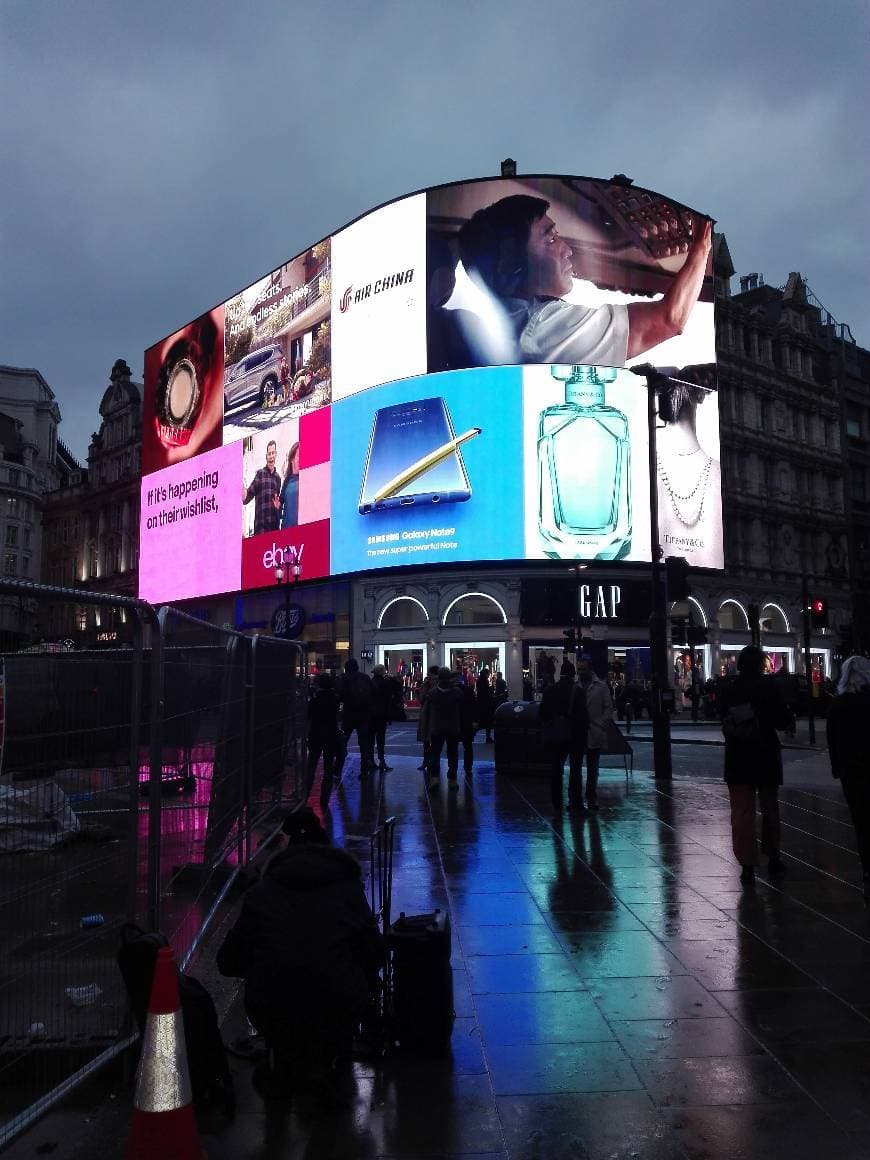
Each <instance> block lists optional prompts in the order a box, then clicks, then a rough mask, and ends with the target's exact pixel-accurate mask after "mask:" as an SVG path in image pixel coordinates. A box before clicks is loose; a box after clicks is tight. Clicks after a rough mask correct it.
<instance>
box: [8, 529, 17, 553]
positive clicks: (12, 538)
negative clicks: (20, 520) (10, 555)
mask: <svg viewBox="0 0 870 1160" xmlns="http://www.w3.org/2000/svg"><path fill="white" fill-rule="evenodd" d="M6 547H7V548H17V547H18V526H17V524H7V526H6Z"/></svg>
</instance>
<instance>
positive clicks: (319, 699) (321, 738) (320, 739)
mask: <svg viewBox="0 0 870 1160" xmlns="http://www.w3.org/2000/svg"><path fill="white" fill-rule="evenodd" d="M337 734H338V696H337V694H336V692H335V690H334V689H315V690H314V695H313V696H312V698H311V700H310V701H309V702H308V742H309V744H310V745H316V746H320V745H324V744H326V745H328V744H330V743H331V742H333V741H334V740H335V738H336V736H337Z"/></svg>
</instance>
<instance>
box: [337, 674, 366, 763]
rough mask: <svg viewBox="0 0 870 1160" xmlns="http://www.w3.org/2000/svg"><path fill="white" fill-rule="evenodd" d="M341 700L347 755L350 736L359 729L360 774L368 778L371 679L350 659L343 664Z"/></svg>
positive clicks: (340, 687)
mask: <svg viewBox="0 0 870 1160" xmlns="http://www.w3.org/2000/svg"><path fill="white" fill-rule="evenodd" d="M338 695H339V697H340V699H341V732H342V736H343V738H344V751H345V753H347V746H348V742H349V741H350V738H351V734H352V733H353V732H354V730H356V739H357V744H358V745H359V775H360V777H367V776H368V774H369V772H370V770H371V767H372V764H373V760H372V740H371V720H372V707H373V703H374V690H373V688H372V679H371V677H370V676H368V675H367V674H366V673H361V672H360V671H359V662H358V661H357V660H356V659H355V658H354V657H351V658H350V659H349V660H347V661H345V663H344V675H343V677H342V678H341V683H340V685H339V689H338Z"/></svg>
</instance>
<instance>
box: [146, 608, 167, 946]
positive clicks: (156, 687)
mask: <svg viewBox="0 0 870 1160" xmlns="http://www.w3.org/2000/svg"><path fill="white" fill-rule="evenodd" d="M168 615H169V609H168V608H161V609H160V611H159V612H158V614H157V616H156V617H155V618H154V621H153V623H152V626H151V719H150V722H149V726H150V734H149V750H148V862H147V869H146V879H147V888H146V893H147V908H148V926H149V928H150V929H151V930H159V928H160V821H161V817H160V815H161V805H162V795H161V791H162V784H161V782H162V769H163V714H164V711H165V705H164V672H163V637H164V632H165V628H166V619H167V617H168Z"/></svg>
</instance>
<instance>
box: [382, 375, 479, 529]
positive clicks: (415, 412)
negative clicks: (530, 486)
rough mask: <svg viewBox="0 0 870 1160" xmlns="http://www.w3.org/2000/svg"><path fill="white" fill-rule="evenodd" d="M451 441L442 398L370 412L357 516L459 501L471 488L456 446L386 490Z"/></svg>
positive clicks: (448, 414) (469, 492)
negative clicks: (372, 415)
mask: <svg viewBox="0 0 870 1160" xmlns="http://www.w3.org/2000/svg"><path fill="white" fill-rule="evenodd" d="M454 438H455V432H454V430H453V424H452V423H451V421H450V412H449V411H448V410H447V404H446V403H445V402H444V400H443V399H440V398H437V399H415V400H414V401H413V402H410V403H398V404H396V406H394V407H381V408H380V410H378V411H376V412H375V417H374V421H373V422H372V432H371V436H370V437H369V450H368V455H367V456H366V466H365V472H364V473H363V482H362V489H361V491H360V497H359V510H360V514H361V515H369V514H370V513H371V512H376V511H385V510H389V509H391V508H397V507H410V506H412V505H415V504H437V503H461V502H462V501H464V500H467V499H470V497H471V487H470V485H469V482H468V475H467V474H466V471H465V464H464V463H463V460H462V452H461V451H460V450H459V448H455V449H453V450H452V451H450V452H449V453H448V454H446V455H444V457H443V458H441V459H440V460H439V461H438V462H437V463H434V464H433V465H432V466H431V467H428V468H427V469H426V470H425V471H423V472H422V473H420V474H418V475H416V476H414V477H413V478H411V479H409V480H408V481H407V482H406V483H403V484H401V485H400V486H399V487H398V488H397V489H393V490H388V493H387V494H384V490H385V488H388V485H389V484H390V482H391V481H393V480H396V479H399V478H400V477H401V476H402V475H403V473H406V472H409V471H412V470H413V468H414V465H415V464H420V463H422V462H423V461H424V460H425V459H426V457H427V456H429V455H431V454H432V453H433V452H437V451H438V449H439V448H444V447H446V445H447V444H449V443H450V441H451V440H452V439H454Z"/></svg>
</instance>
